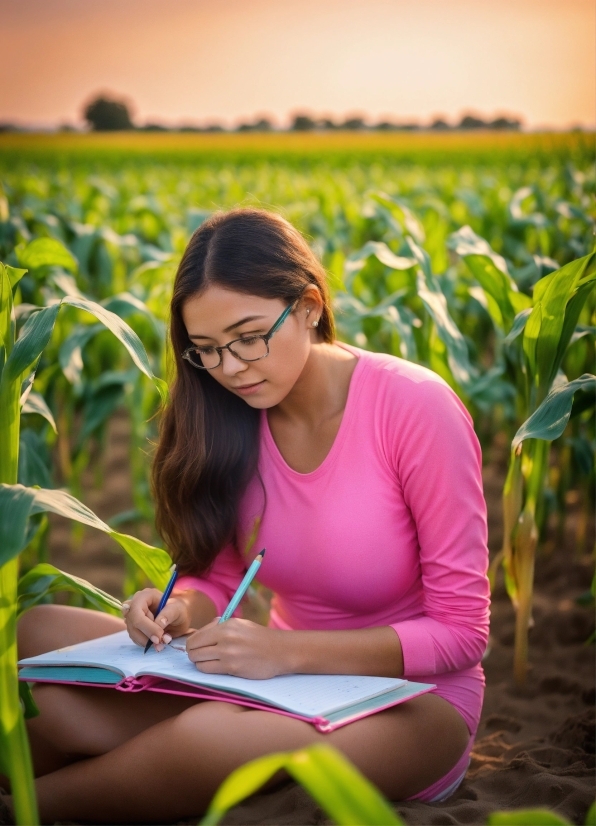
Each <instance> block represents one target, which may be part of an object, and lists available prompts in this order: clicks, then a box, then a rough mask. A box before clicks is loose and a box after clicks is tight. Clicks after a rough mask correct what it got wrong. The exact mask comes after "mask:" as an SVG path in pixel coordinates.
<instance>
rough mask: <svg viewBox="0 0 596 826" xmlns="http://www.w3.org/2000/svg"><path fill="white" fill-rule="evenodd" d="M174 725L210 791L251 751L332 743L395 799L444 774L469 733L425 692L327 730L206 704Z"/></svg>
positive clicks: (254, 754) (449, 707)
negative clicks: (205, 758) (323, 731)
mask: <svg viewBox="0 0 596 826" xmlns="http://www.w3.org/2000/svg"><path fill="white" fill-rule="evenodd" d="M172 724H173V725H174V726H175V727H176V728H177V733H176V742H177V743H178V744H179V745H180V746H181V747H182V748H183V751H184V753H185V754H186V756H187V758H188V760H189V765H192V764H193V763H194V765H195V768H194V771H195V772H198V773H199V774H200V775H202V779H203V782H204V783H205V786H206V787H207V788H211V789H212V792H213V791H215V788H217V785H218V784H219V783H220V782H221V780H222V779H223V778H224V777H226V776H227V775H228V774H229V773H230V772H231V771H232V770H233V769H234V768H236V767H238V766H240V765H242V764H243V763H245V762H247V761H248V760H251V759H254V758H255V757H259V756H261V755H264V754H269V753H271V752H275V751H285V750H293V749H297V748H302V747H304V746H307V745H310V744H312V743H329V744H332V745H333V746H335V747H336V748H338V749H339V750H340V751H342V752H343V753H344V754H345V755H346V756H347V757H348V758H349V759H350V760H351V761H352V762H353V763H354V764H355V765H356V766H357V767H358V768H359V769H360V770H361V771H362V772H363V773H364V774H365V775H366V776H367V777H368V778H369V779H370V780H372V781H373V783H375V784H376V785H377V786H378V787H379V788H380V789H381V790H382V791H383V792H384V794H386V795H387V796H388V797H390V798H391V799H394V800H398V799H402V800H403V799H405V798H407V797H409V796H411V795H413V794H416V793H417V792H419V791H421V790H422V789H425V788H427V787H428V786H430V785H431V784H432V783H434V782H435V781H437V780H439V779H440V778H441V777H443V775H445V774H446V773H447V772H448V771H449V770H450V769H451V768H452V767H453V766H454V765H455V764H456V763H457V761H458V760H459V758H460V757H461V755H462V754H463V752H464V751H465V749H466V746H467V745H468V742H469V737H470V735H469V732H468V729H467V726H466V724H465V722H464V720H463V718H462V717H461V715H460V714H459V712H457V711H456V710H455V709H454V708H453V706H452V705H451V704H450V703H448V702H447V701H446V700H444V699H443V698H441V697H438V696H436V695H430V694H427V695H425V696H423V697H418V698H415V699H413V700H410V701H409V702H407V703H404V704H402V705H399V706H395V707H394V708H391V709H387V710H385V711H382V712H379V713H378V714H374V715H371V716H370V717H366V718H364V719H363V720H358V721H356V722H354V723H351V724H349V725H347V726H344V727H342V728H339V729H337V730H336V731H334V732H331V733H329V734H321V733H319V732H317V730H316V729H315V728H314V727H313V726H311V725H310V724H308V723H305V722H302V721H300V720H295V719H293V718H290V717H286V716H283V715H278V714H271V713H269V712H265V711H256V710H249V709H245V708H243V707H241V706H233V705H228V704H225V703H210V702H209V703H204V704H203V705H202V706H194V707H192V708H189V709H187V710H186V711H184V712H182V713H181V714H180V715H178V717H177V718H176V720H175V721H174V720H173V721H172ZM182 743H184V746H182ZM206 754H209V761H208V762H206V761H205V760H204V757H205V755H206ZM193 758H194V759H193Z"/></svg>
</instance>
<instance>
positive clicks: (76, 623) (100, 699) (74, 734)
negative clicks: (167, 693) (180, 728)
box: [17, 605, 194, 777]
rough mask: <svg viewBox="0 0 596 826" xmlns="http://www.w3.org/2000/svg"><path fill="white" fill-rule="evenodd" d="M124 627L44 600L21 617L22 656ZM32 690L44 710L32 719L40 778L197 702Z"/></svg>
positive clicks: (97, 690) (54, 687) (66, 689)
mask: <svg viewBox="0 0 596 826" xmlns="http://www.w3.org/2000/svg"><path fill="white" fill-rule="evenodd" d="M124 628H125V625H124V622H123V621H122V620H121V619H119V618H117V617H112V616H110V615H108V614H102V613H100V612H99V611H89V610H86V609H84V608H71V607H68V606H64V605H40V606H38V607H37V608H32V609H31V610H30V611H27V612H26V613H25V614H23V616H22V617H21V618H20V620H19V623H18V629H17V641H18V649H19V657H21V658H23V657H33V656H36V655H37V654H43V653H45V652H46V651H53V650H54V649H56V648H62V647H63V646H66V645H74V644H75V643H78V642H84V641H86V640H91V639H95V638H96V637H103V636H107V635H108V634H114V633H116V632H118V631H122V630H124ZM33 691H34V697H35V701H36V703H37V705H38V707H39V710H40V715H39V717H34V718H33V719H31V720H29V721H28V723H27V728H28V732H29V742H30V745H31V753H32V757H33V767H34V771H35V776H36V777H39V776H41V775H44V774H47V773H48V772H51V771H55V770H56V769H58V768H62V767H63V766H66V765H68V764H69V763H72V762H74V761H77V760H80V759H81V758H84V757H90V756H94V755H98V754H103V753H104V752H106V751H110V750H111V749H113V748H115V747H116V746H119V745H120V744H122V743H123V742H124V741H125V740H127V739H129V738H130V737H134V736H135V735H137V734H139V733H140V732H141V731H143V730H144V729H145V728H149V727H150V726H153V725H155V724H156V723H159V722H161V721H162V720H165V719H166V718H167V717H171V716H172V715H174V714H178V713H180V712H181V711H183V710H184V709H186V708H188V707H189V706H190V705H192V704H193V702H194V701H192V700H187V699H185V698H183V697H175V698H172V702H170V703H166V702H165V698H164V697H162V696H159V695H155V694H141V695H137V694H135V695H134V696H129V695H126V694H120V693H119V692H116V691H110V690H106V689H103V688H76V687H73V686H67V685H64V686H63V685H51V684H45V685H44V684H41V683H40V684H38V685H36V686H35V687H34V690H33Z"/></svg>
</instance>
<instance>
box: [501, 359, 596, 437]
mask: <svg viewBox="0 0 596 826" xmlns="http://www.w3.org/2000/svg"><path fill="white" fill-rule="evenodd" d="M591 388H596V376H592V375H590V374H588V373H585V374H584V375H583V376H580V378H579V379H574V381H570V382H568V383H567V384H563V385H559V386H557V387H555V388H554V389H553V390H551V392H550V393H549V394H548V396H547V397H546V398H545V399H544V401H543V402H542V404H541V405H540V406H539V407H538V408H537V409H536V410H535V411H534V413H532V415H531V416H530V418H529V419H526V421H525V422H524V423H523V424H522V426H521V427H520V428H519V430H518V431H517V433H516V434H515V436H514V438H513V441H512V443H511V447H512V449H513V450H517V448H518V446H519V445H520V444H521V443H522V442H523V441H524V440H525V439H544V440H546V441H551V442H552V440H553V439H557V438H558V437H559V436H560V435H561V434H562V433H563V431H564V430H565V428H566V426H567V422H568V421H569V417H570V415H571V408H572V405H573V396H574V394H575V393H576V391H577V390H590V389H591Z"/></svg>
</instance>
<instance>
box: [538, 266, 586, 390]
mask: <svg viewBox="0 0 596 826" xmlns="http://www.w3.org/2000/svg"><path fill="white" fill-rule="evenodd" d="M595 281H596V253H592V254H591V255H586V256H585V257H584V258H579V259H577V260H576V261H571V262H570V263H569V264H566V265H565V266H564V267H562V268H561V269H560V270H557V271H556V272H554V273H551V274H550V275H547V276H545V277H544V278H542V279H541V280H540V281H538V282H537V284H536V285H535V288H534V300H535V302H536V303H535V305H534V309H533V310H532V313H531V314H530V317H529V318H528V320H527V322H526V327H525V330H524V339H523V346H524V353H525V355H526V359H527V364H528V370H529V374H530V377H531V382H532V386H533V388H534V394H535V400H534V403H535V404H536V405H537V404H540V402H541V401H542V400H543V399H544V398H545V396H546V395H547V393H548V391H549V389H550V386H551V384H552V382H553V380H554V378H555V376H556V374H557V371H558V369H559V367H560V364H561V360H562V358H563V355H564V353H565V350H566V349H567V345H568V344H569V341H570V340H571V336H572V334H573V332H574V330H575V326H576V323H577V319H578V318H579V314H580V312H581V308H582V307H583V305H584V303H585V300H586V298H587V296H588V293H589V292H590V290H591V288H592V286H593V284H594V282H595Z"/></svg>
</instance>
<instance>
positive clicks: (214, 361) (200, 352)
mask: <svg viewBox="0 0 596 826" xmlns="http://www.w3.org/2000/svg"><path fill="white" fill-rule="evenodd" d="M187 357H188V360H189V361H190V363H191V364H194V366H195V367H206V368H207V370H211V369H213V367H217V365H218V364H219V353H218V352H217V350H216V349H215V347H197V348H196V350H188V356H187Z"/></svg>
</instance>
